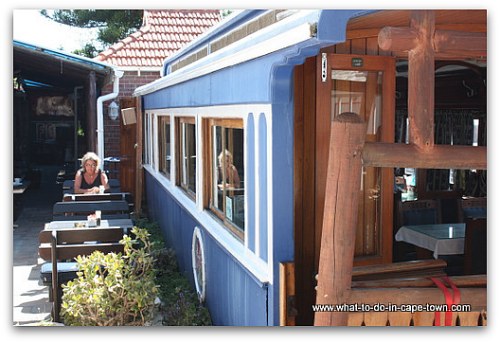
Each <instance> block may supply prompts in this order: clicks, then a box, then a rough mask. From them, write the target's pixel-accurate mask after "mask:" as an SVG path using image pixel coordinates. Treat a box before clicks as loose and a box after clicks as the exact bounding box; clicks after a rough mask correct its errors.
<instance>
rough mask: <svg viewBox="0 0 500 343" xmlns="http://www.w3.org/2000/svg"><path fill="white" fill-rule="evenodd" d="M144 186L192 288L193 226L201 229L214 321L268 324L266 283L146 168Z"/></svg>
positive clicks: (152, 216)
mask: <svg viewBox="0 0 500 343" xmlns="http://www.w3.org/2000/svg"><path fill="white" fill-rule="evenodd" d="M145 186H146V197H147V203H148V215H149V217H150V219H151V220H154V221H156V222H158V224H159V225H160V227H161V230H162V233H163V235H164V237H165V240H166V242H167V245H168V246H169V247H172V248H173V249H174V250H175V251H176V254H177V260H178V263H179V268H180V270H181V271H182V272H183V274H184V275H185V276H186V277H187V278H188V279H189V280H190V282H191V284H192V285H193V287H194V277H193V272H192V267H191V266H192V260H191V242H192V238H193V231H194V228H195V227H199V228H200V229H201V232H202V239H203V242H204V246H205V250H204V251H205V261H206V263H205V267H206V275H207V279H206V306H207V307H208V309H209V311H210V315H211V317H212V321H213V324H214V325H231V326H266V325H268V321H267V292H268V290H267V286H266V285H263V284H262V283H260V282H259V281H257V280H256V279H255V278H253V277H252V275H251V274H250V273H249V272H248V271H247V270H246V269H245V268H244V267H243V266H241V265H240V264H239V263H237V262H236V261H235V260H234V259H233V258H232V257H230V256H229V255H228V254H227V253H226V252H225V251H224V250H223V249H222V248H221V247H220V246H219V245H218V244H217V242H216V241H215V240H214V239H213V238H212V237H211V236H210V235H209V234H208V233H207V232H206V231H205V230H204V228H203V226H201V225H200V223H198V222H197V221H196V220H195V219H194V218H193V217H192V216H191V215H189V214H188V213H187V212H186V211H185V210H184V209H183V208H182V206H181V205H180V204H179V203H178V202H177V201H176V200H175V199H174V198H172V196H171V195H170V194H169V193H168V192H167V191H166V190H165V189H164V188H163V186H162V185H161V184H160V183H159V182H158V181H157V180H156V179H155V178H154V177H152V176H151V175H150V174H149V173H148V172H147V171H146V172H145Z"/></svg>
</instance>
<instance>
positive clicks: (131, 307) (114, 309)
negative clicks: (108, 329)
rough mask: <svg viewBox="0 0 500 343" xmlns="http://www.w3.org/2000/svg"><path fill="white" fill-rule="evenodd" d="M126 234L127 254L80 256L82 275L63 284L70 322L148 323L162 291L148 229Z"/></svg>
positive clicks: (64, 305) (64, 308) (63, 307)
mask: <svg viewBox="0 0 500 343" xmlns="http://www.w3.org/2000/svg"><path fill="white" fill-rule="evenodd" d="M132 233H133V234H134V235H135V237H136V239H134V240H133V239H132V238H131V237H130V236H127V235H124V236H123V239H122V241H121V242H122V243H123V244H124V254H121V253H119V254H115V253H109V254H103V253H102V252H98V251H96V252H94V253H92V254H91V255H89V256H83V257H82V256H79V257H78V258H77V262H78V265H79V269H80V271H79V272H78V277H77V278H76V279H74V280H72V281H69V282H68V283H67V285H63V296H62V304H61V316H62V318H63V321H64V323H65V324H66V325H78V326H123V325H144V324H145V323H146V322H148V321H150V320H151V319H152V316H153V309H154V301H155V298H156V296H157V294H158V286H157V285H156V280H155V270H154V258H153V257H152V255H151V253H150V252H151V243H150V241H149V233H148V231H147V230H146V229H142V228H138V227H134V229H133V230H132Z"/></svg>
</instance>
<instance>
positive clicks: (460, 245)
mask: <svg viewBox="0 0 500 343" xmlns="http://www.w3.org/2000/svg"><path fill="white" fill-rule="evenodd" d="M464 237H465V223H458V224H456V223H455V224H430V225H405V226H402V227H401V228H400V229H399V230H398V232H397V233H396V241H398V242H406V243H410V244H413V245H416V246H418V247H421V248H424V249H427V250H430V251H432V252H433V256H434V258H438V257H439V255H460V254H463V253H464V241H465V239H464Z"/></svg>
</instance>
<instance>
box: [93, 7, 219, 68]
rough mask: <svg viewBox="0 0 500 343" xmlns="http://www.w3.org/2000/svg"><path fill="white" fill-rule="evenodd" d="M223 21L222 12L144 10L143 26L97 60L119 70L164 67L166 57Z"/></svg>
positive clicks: (102, 53)
mask: <svg viewBox="0 0 500 343" xmlns="http://www.w3.org/2000/svg"><path fill="white" fill-rule="evenodd" d="M220 20H221V15H220V12H219V10H144V21H143V25H142V27H141V28H140V29H139V30H138V31H136V32H134V33H132V34H131V35H129V36H128V37H126V38H125V39H122V40H121V41H119V42H118V43H115V44H113V45H112V46H111V47H109V48H108V49H107V50H104V51H103V52H101V53H100V54H99V55H98V56H96V57H95V59H96V60H98V61H102V62H106V63H109V64H111V65H114V66H117V67H161V66H162V65H163V60H164V59H165V58H166V57H168V56H170V55H172V54H173V53H174V52H176V51H177V50H179V49H180V48H182V47H183V46H184V45H185V44H186V43H189V42H190V41H192V40H193V39H194V38H196V37H197V36H198V35H200V34H201V33H203V32H205V31H206V30H207V29H209V28H210V27H212V26H214V25H215V24H217V23H218V22H219V21H220Z"/></svg>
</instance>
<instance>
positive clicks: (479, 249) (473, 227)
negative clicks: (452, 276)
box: [464, 218, 488, 275]
mask: <svg viewBox="0 0 500 343" xmlns="http://www.w3.org/2000/svg"><path fill="white" fill-rule="evenodd" d="M487 259H488V258H487V225H486V218H466V219H465V242H464V274H466V275H470V274H486V270H487Z"/></svg>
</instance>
